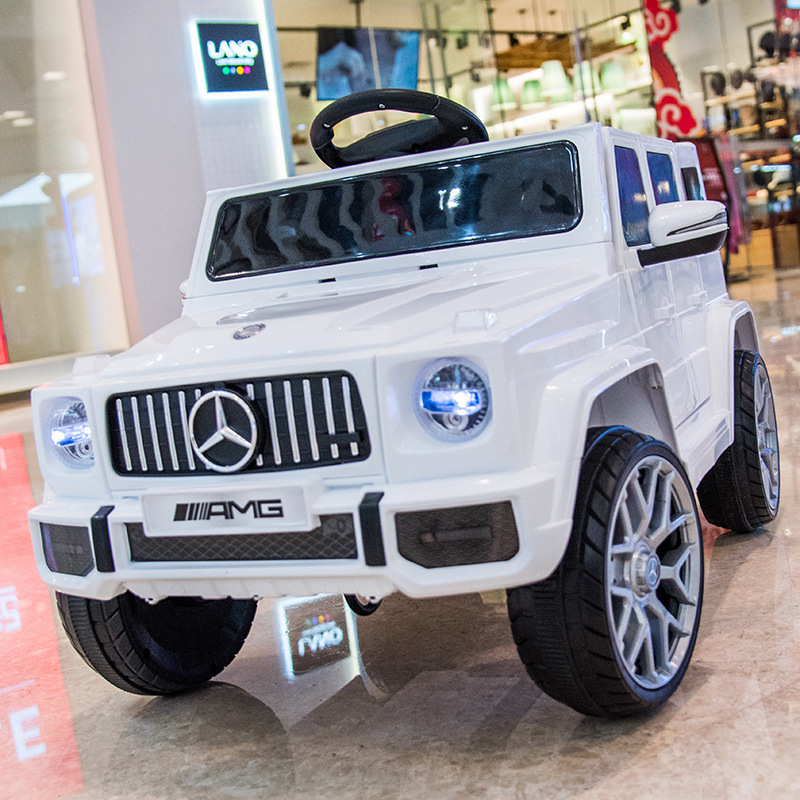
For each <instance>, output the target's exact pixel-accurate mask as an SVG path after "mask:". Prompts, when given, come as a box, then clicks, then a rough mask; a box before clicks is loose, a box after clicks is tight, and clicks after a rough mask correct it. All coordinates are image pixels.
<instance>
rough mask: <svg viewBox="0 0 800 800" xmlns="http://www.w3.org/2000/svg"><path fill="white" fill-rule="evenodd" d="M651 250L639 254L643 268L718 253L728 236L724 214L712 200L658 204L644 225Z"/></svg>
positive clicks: (723, 207) (726, 218)
mask: <svg viewBox="0 0 800 800" xmlns="http://www.w3.org/2000/svg"><path fill="white" fill-rule="evenodd" d="M647 227H648V231H649V232H650V241H651V242H652V243H653V247H652V248H643V249H641V250H639V261H640V263H641V265H642V266H643V267H646V266H649V265H650V264H658V263H660V262H662V261H672V260H674V259H676V258H689V257H691V256H699V255H703V254H704V253H713V252H714V251H715V250H719V248H720V247H722V244H723V242H724V241H725V236H726V234H727V233H728V213H727V211H726V210H725V206H724V205H723V204H722V203H717V202H716V201H714V200H683V201H680V202H677V203H662V204H661V205H658V206H656V207H655V208H654V209H653V210H652V211H651V212H650V218H649V220H648V223H647Z"/></svg>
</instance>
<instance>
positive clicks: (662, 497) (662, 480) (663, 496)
mask: <svg viewBox="0 0 800 800" xmlns="http://www.w3.org/2000/svg"><path fill="white" fill-rule="evenodd" d="M675 477H676V472H675V470H674V469H670V470H669V471H664V470H663V469H662V470H659V474H658V476H657V483H658V494H657V497H656V500H655V502H654V506H653V516H652V519H651V523H650V533H649V535H648V537H647V543H648V545H649V546H650V547H651V548H652V549H653V550H656V549H657V548H658V547H659V546H660V545H661V544H662V543H663V542H664V541H665V540H666V539H667V537H668V536H669V535H670V534H671V533H673V532H674V531H675V530H676V529H677V528H679V527H680V526H681V525H682V524H683V521H682V515H681V516H679V517H678V518H677V519H675V520H671V519H670V513H671V507H672V503H671V500H672V484H673V483H674V482H675Z"/></svg>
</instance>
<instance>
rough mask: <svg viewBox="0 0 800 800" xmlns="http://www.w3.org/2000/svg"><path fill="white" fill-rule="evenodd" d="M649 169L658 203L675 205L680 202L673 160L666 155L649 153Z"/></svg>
mask: <svg viewBox="0 0 800 800" xmlns="http://www.w3.org/2000/svg"><path fill="white" fill-rule="evenodd" d="M647 169H648V170H649V171H650V182H651V183H652V184H653V194H654V195H655V196H656V203H674V202H676V201H677V200H680V198H679V197H678V186H677V184H676V183H675V172H674V170H673V169H672V159H671V158H670V157H669V156H668V155H667V154H666V153H648V154H647Z"/></svg>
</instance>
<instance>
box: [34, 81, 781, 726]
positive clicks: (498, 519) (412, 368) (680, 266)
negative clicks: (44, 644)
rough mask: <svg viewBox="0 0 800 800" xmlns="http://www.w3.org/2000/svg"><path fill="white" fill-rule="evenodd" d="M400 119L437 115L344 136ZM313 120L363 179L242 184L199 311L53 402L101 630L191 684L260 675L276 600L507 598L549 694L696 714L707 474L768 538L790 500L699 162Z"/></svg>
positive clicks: (596, 144) (79, 568)
mask: <svg viewBox="0 0 800 800" xmlns="http://www.w3.org/2000/svg"><path fill="white" fill-rule="evenodd" d="M384 109H398V110H402V111H406V112H412V113H415V114H420V115H424V117H423V118H419V119H412V120H410V121H408V122H405V123H402V124H399V125H392V126H389V127H386V128H383V129H380V130H378V131H377V132H375V133H373V134H370V135H369V136H367V137H365V138H364V139H362V140H360V141H358V142H355V143H354V144H351V145H350V146H348V147H342V148H340V147H337V146H336V145H334V144H333V138H334V126H335V125H336V124H338V123H339V122H341V121H342V120H343V119H345V118H347V117H348V116H351V115H353V114H357V113H362V112H367V111H375V110H384ZM311 136H312V144H314V147H315V149H316V150H317V151H318V153H319V154H320V156H321V157H322V158H323V160H324V161H325V162H326V163H327V164H328V165H329V166H333V167H336V169H334V170H333V171H329V172H324V173H317V174H313V175H307V176H303V177H295V178H289V179H286V180H279V181H276V182H273V183H269V184H264V185H258V186H248V187H246V188H243V189H237V190H232V191H231V190H225V191H215V192H212V193H211V194H210V195H209V197H208V201H207V204H206V209H205V214H204V217H203V222H202V229H201V232H200V237H199V242H198V245H197V249H196V255H195V258H194V262H193V264H192V268H191V274H190V277H189V279H188V281H187V283H186V287H185V294H186V299H185V306H184V311H183V315H182V317H181V318H180V319H179V320H178V321H176V322H175V323H173V324H171V325H168V326H167V327H166V328H164V329H163V330H161V331H159V332H158V333H156V334H155V335H153V336H151V337H149V338H147V339H145V340H144V341H142V342H140V343H139V344H137V345H136V346H134V347H133V348H131V349H130V350H129V351H128V352H126V353H123V354H121V355H118V356H116V357H114V358H110V357H108V356H98V357H89V358H88V359H80V360H79V361H77V362H76V365H75V368H74V370H73V373H72V375H71V377H69V378H68V379H65V380H61V381H58V382H55V383H52V384H49V385H47V386H44V387H41V388H39V389H37V390H35V391H34V392H33V408H34V414H35V420H36V423H35V424H36V429H37V440H38V454H39V458H40V462H41V468H42V471H43V474H44V477H45V480H46V490H45V496H44V500H43V502H42V504H41V505H39V506H38V507H37V508H35V509H34V510H33V511H31V514H30V520H31V533H32V536H33V542H34V546H35V551H36V557H37V561H38V565H39V569H40V571H41V573H42V576H43V577H44V580H45V581H46V582H47V583H48V584H49V585H50V586H52V587H54V588H55V590H56V591H57V604H58V607H59V610H60V613H61V616H62V619H63V623H64V626H65V629H66V631H67V634H68V636H69V638H70V640H71V641H72V643H73V644H74V646H75V647H76V649H77V650H78V651H79V652H80V654H81V655H82V656H83V657H84V658H85V659H86V661H87V662H88V663H89V664H90V665H91V666H92V667H94V669H96V670H97V671H98V672H99V673H100V674H101V675H102V676H103V677H105V678H106V679H107V680H109V681H110V682H111V683H113V684H115V685H117V686H119V687H121V688H123V689H126V690H128V691H131V692H138V693H143V694H167V693H172V692H178V691H182V690H186V689H190V688H192V687H194V686H197V685H199V684H201V683H203V682H205V681H207V680H209V679H210V678H212V677H213V676H214V675H216V674H218V673H219V672H220V671H221V670H222V669H223V668H224V667H225V666H226V665H227V664H228V663H230V661H231V660H232V659H233V657H234V656H235V655H236V653H237V652H238V650H239V649H240V647H241V646H242V644H243V642H244V639H245V637H246V635H247V633H248V631H249V629H250V625H251V622H252V620H253V615H254V613H255V610H256V601H257V600H258V598H261V597H277V596H283V595H294V596H309V595H315V594H319V593H341V594H344V595H345V596H346V598H347V601H348V603H349V605H350V607H351V608H352V609H353V610H354V611H355V612H357V613H369V612H372V611H373V610H374V609H375V608H376V607H377V606H378V604H379V603H380V599H381V598H383V597H385V596H386V595H389V594H390V593H392V592H403V593H405V594H406V595H409V596H411V597H417V598H430V597H437V596H443V595H449V594H456V593H465V592H479V591H488V590H496V589H506V590H507V597H508V610H509V615H510V618H511V626H512V630H513V636H514V641H515V642H516V645H517V648H518V651H519V655H520V657H521V658H522V661H523V662H524V664H525V666H526V667H527V670H528V672H529V673H530V675H531V676H532V678H533V679H534V680H535V681H536V682H537V684H538V685H539V686H540V687H541V688H542V689H543V690H544V691H545V692H547V693H549V694H550V695H552V696H553V697H555V698H557V699H558V700H561V701H563V702H565V703H567V704H569V705H570V706H572V707H573V708H575V709H577V710H579V711H581V712H583V713H587V714H594V715H602V716H622V715H626V714H631V713H635V712H639V711H643V710H647V709H650V708H653V707H656V706H658V705H659V704H661V703H663V702H664V701H665V700H666V699H667V697H669V696H670V695H671V693H672V692H673V691H674V690H675V689H676V687H677V686H678V684H679V683H680V681H681V679H682V677H683V675H684V673H685V671H686V668H687V666H688V664H689V660H690V657H691V653H692V649H693V647H694V644H695V640H696V637H697V631H698V626H699V622H700V609H701V603H702V595H703V545H702V534H701V524H700V518H699V516H698V511H697V508H696V505H695V488H696V489H697V495H698V497H699V499H700V503H701V506H702V509H703V511H704V513H705V516H706V517H707V518H708V520H709V521H710V522H712V523H714V524H716V525H720V526H724V527H726V528H730V529H734V530H739V531H747V530H752V529H754V528H756V527H758V526H759V525H761V524H763V523H766V522H769V521H770V520H772V519H773V518H774V516H775V514H776V513H777V509H778V500H779V487H780V477H779V463H778V441H777V431H776V423H775V412H774V408H773V402H772V392H771V388H770V383H769V378H768V375H767V371H766V368H765V366H764V362H763V360H762V358H761V357H760V356H759V353H758V342H757V337H756V329H755V325H754V322H753V317H752V314H751V311H750V309H749V307H748V306H747V304H745V303H743V302H734V301H733V300H731V299H730V298H729V297H728V295H727V292H726V287H725V281H724V276H723V270H722V264H721V259H720V256H719V254H718V248H719V247H720V246H721V244H722V242H723V239H724V237H725V234H726V231H727V217H726V212H725V208H724V207H723V206H722V205H721V204H719V203H714V202H710V201H707V200H705V199H704V191H703V185H702V180H701V177H700V171H699V164H698V159H697V155H696V151H695V148H694V147H693V145H691V144H688V143H680V144H676V143H673V142H670V141H665V140H662V139H656V138H650V137H645V136H641V135H635V134H631V133H625V132H622V131H619V130H614V129H612V128H608V127H601V126H599V125H597V124H586V125H581V126H578V127H575V128H571V129H568V130H561V131H553V132H548V133H542V134H533V135H528V136H522V137H519V138H514V139H506V140H503V141H495V142H489V141H487V136H486V132H485V129H484V128H483V126H482V124H481V123H480V121H479V120H478V119H477V117H475V116H474V115H473V114H472V113H471V112H469V111H467V110H466V109H464V108H462V107H461V106H458V105H456V104H455V103H452V102H450V101H447V100H444V99H442V98H438V97H435V96H434V95H429V94H424V93H417V92H407V91H402V90H376V91H370V92H364V93H361V94H358V95H353V96H351V97H347V98H344V99H343V100H341V101H337V102H336V103H333V104H332V105H330V106H328V107H327V108H326V109H324V110H323V112H322V113H321V114H320V116H319V117H318V118H317V120H316V121H315V123H314V125H313V126H312V130H311Z"/></svg>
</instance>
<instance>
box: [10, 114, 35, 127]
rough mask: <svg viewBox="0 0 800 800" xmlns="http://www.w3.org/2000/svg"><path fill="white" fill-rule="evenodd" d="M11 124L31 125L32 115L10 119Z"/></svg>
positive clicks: (15, 125) (19, 125) (16, 125)
mask: <svg viewBox="0 0 800 800" xmlns="http://www.w3.org/2000/svg"><path fill="white" fill-rule="evenodd" d="M11 124H12V125H13V126H14V127H15V128H29V127H30V126H31V125H33V117H20V118H19V119H12V120H11Z"/></svg>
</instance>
